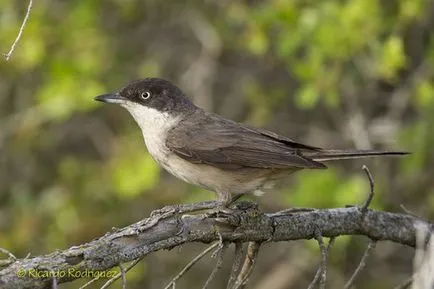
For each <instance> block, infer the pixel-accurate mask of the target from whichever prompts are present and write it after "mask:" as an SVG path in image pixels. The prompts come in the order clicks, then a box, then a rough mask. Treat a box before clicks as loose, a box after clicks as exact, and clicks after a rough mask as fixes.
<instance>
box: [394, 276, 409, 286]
mask: <svg viewBox="0 0 434 289" xmlns="http://www.w3.org/2000/svg"><path fill="white" fill-rule="evenodd" d="M412 283H413V276H411V277H410V278H408V279H407V280H405V281H404V282H402V283H401V284H399V285H398V286H396V287H394V288H393V289H407V288H409V287H410V285H411V284H412Z"/></svg>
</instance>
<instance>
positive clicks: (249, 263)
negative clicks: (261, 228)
mask: <svg viewBox="0 0 434 289" xmlns="http://www.w3.org/2000/svg"><path fill="white" fill-rule="evenodd" d="M260 247H261V243H259V242H249V245H248V246H247V254H246V258H245V259H244V264H243V267H242V268H241V270H240V273H239V274H238V277H237V279H236V281H235V284H234V286H233V287H232V288H233V289H240V288H244V286H245V285H246V284H247V282H248V281H249V277H250V275H251V274H252V272H253V268H254V267H255V263H256V259H257V257H258V252H259V248H260Z"/></svg>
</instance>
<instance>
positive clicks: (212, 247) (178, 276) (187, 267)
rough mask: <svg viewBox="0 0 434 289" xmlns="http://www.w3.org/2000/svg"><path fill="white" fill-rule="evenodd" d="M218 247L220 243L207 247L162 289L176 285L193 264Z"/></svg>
mask: <svg viewBox="0 0 434 289" xmlns="http://www.w3.org/2000/svg"><path fill="white" fill-rule="evenodd" d="M219 245H220V242H216V243H214V244H212V245H211V246H209V247H208V248H206V249H205V250H203V251H202V252H201V253H200V254H199V255H197V256H196V257H195V258H194V259H193V260H191V261H190V263H188V264H187V265H186V266H185V267H184V269H182V270H181V272H179V273H178V275H176V276H175V277H174V278H173V279H172V280H171V281H170V282H169V284H167V286H166V287H164V289H169V288H171V287H174V286H175V284H176V281H178V279H179V278H181V277H182V276H183V275H184V274H185V273H186V272H187V271H188V270H190V268H191V267H193V265H194V264H196V263H197V262H198V261H199V260H200V259H202V258H203V257H204V256H205V255H206V254H208V253H209V252H211V251H212V250H213V249H214V248H216V247H217V246H219Z"/></svg>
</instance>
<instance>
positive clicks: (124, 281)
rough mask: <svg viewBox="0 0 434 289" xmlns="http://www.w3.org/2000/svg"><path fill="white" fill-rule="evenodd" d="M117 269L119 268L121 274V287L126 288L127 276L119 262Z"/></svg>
mask: <svg viewBox="0 0 434 289" xmlns="http://www.w3.org/2000/svg"><path fill="white" fill-rule="evenodd" d="M119 269H120V270H121V276H122V289H127V276H126V274H125V268H124V266H122V264H119Z"/></svg>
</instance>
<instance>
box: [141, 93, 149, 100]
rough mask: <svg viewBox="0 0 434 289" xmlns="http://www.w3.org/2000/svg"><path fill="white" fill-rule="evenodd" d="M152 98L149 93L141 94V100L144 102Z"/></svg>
mask: <svg viewBox="0 0 434 289" xmlns="http://www.w3.org/2000/svg"><path fill="white" fill-rule="evenodd" d="M150 97H151V93H150V92H149V91H144V92H142V93H141V94H140V98H141V99H143V100H147V99H148V98H150Z"/></svg>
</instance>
